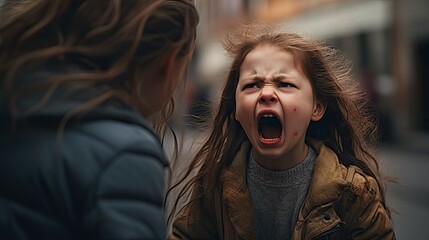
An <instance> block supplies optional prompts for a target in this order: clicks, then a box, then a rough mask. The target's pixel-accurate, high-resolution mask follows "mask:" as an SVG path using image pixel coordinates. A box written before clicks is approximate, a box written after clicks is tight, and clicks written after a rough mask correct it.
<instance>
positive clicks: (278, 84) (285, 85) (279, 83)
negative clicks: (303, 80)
mask: <svg viewBox="0 0 429 240" xmlns="http://www.w3.org/2000/svg"><path fill="white" fill-rule="evenodd" d="M277 86H278V87H281V88H290V87H294V85H293V84H291V83H287V82H278V83H277Z"/></svg>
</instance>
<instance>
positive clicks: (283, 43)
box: [170, 24, 384, 217]
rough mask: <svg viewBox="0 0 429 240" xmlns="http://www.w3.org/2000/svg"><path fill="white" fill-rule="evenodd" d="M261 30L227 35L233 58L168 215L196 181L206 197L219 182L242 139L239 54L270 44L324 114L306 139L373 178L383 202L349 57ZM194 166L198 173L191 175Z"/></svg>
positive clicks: (371, 131)
mask: <svg viewBox="0 0 429 240" xmlns="http://www.w3.org/2000/svg"><path fill="white" fill-rule="evenodd" d="M267 29H268V30H270V29H272V28H265V27H261V26H259V25H252V24H251V25H250V26H245V27H244V28H242V29H241V31H239V32H238V33H237V32H233V33H231V34H229V35H228V36H227V38H226V41H225V49H226V50H227V51H228V53H230V54H231V56H232V57H233V61H232V64H231V68H230V70H229V74H228V77H227V80H226V85H225V87H224V89H223V93H222V96H221V99H220V103H219V106H218V108H217V109H216V113H215V115H214V117H213V118H212V119H213V122H212V127H211V130H210V132H209V135H208V137H207V139H206V141H205V142H204V143H203V145H202V146H201V148H200V149H199V151H198V152H197V153H196V156H195V158H194V159H193V160H192V162H191V163H190V167H189V168H188V169H187V171H186V172H184V175H183V177H182V178H180V179H179V180H178V182H177V184H176V185H174V186H173V188H174V187H178V186H181V184H184V185H183V187H182V189H181V190H180V191H179V194H178V198H177V200H176V202H175V205H174V206H173V210H172V213H171V215H170V217H172V215H173V214H174V212H173V211H175V210H176V208H177V206H178V202H179V200H180V199H181V198H185V197H188V196H189V195H188V194H189V192H190V191H191V190H192V188H193V187H194V186H195V185H196V183H197V182H201V183H202V184H203V186H201V187H202V188H203V189H204V192H203V195H206V196H210V195H211V194H212V193H213V192H214V190H216V189H217V188H218V187H219V186H220V185H219V181H220V179H221V178H220V175H221V172H222V170H223V169H225V168H226V167H228V166H229V165H230V164H231V162H232V160H233V159H234V157H235V155H236V154H237V152H238V151H239V149H240V147H241V145H242V144H243V143H244V142H246V141H248V139H247V136H246V134H245V133H244V130H243V129H242V127H241V125H240V124H239V123H238V122H237V121H236V120H235V118H234V112H235V104H236V103H235V101H236V100H235V91H236V87H237V83H238V79H239V72H240V67H241V65H242V63H243V61H244V59H245V57H246V56H247V54H248V53H249V52H251V51H252V50H253V49H255V48H256V47H257V46H260V45H270V46H276V47H279V48H281V49H283V50H284V51H287V52H290V53H291V54H292V55H293V56H294V61H295V64H296V65H297V67H299V69H301V70H302V71H303V73H304V74H305V75H306V76H307V77H308V78H309V79H310V81H311V84H312V87H313V91H314V92H315V95H316V97H317V99H319V100H320V101H321V102H323V103H324V104H326V106H327V110H326V112H325V115H324V117H323V118H322V119H321V120H320V121H318V122H311V123H310V125H309V128H308V130H307V135H306V139H314V140H319V141H322V142H324V143H325V144H326V145H327V146H328V147H330V148H331V149H332V150H333V151H335V152H336V154H337V155H338V157H339V159H340V161H341V163H342V164H344V165H345V166H350V165H356V166H358V167H360V168H361V169H362V170H363V171H364V172H365V173H366V174H368V175H370V176H372V177H374V178H375V179H376V180H377V181H378V184H379V186H380V189H381V191H382V196H383V201H384V187H383V184H382V178H381V176H380V171H379V166H378V163H377V160H376V158H375V157H374V155H373V154H372V153H371V146H372V144H376V141H377V139H376V128H377V127H376V124H375V121H374V118H373V116H372V115H371V114H370V111H369V109H368V107H367V104H368V103H367V101H366V97H365V94H364V92H363V91H362V88H361V87H360V85H359V83H358V82H356V81H355V80H354V79H353V78H352V74H351V67H352V65H351V63H350V61H348V60H347V59H346V58H345V57H344V55H342V53H341V52H339V51H338V50H336V49H335V48H333V47H331V46H330V45H329V44H326V43H324V42H322V41H317V40H311V39H306V38H303V37H301V36H299V35H297V34H294V33H287V32H276V31H271V32H267ZM197 168H199V171H198V173H197V174H196V175H194V176H192V177H191V174H193V170H194V169H197ZM171 190H172V189H170V191H171ZM191 201H192V199H191Z"/></svg>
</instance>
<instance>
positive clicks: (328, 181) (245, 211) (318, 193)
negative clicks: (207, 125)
mask: <svg viewBox="0 0 429 240" xmlns="http://www.w3.org/2000/svg"><path fill="white" fill-rule="evenodd" d="M311 145H312V147H313V148H314V150H315V151H316V152H317V154H318V156H317V158H316V161H315V166H314V173H313V176H316V177H313V179H312V181H311V184H310V188H309V192H308V194H307V196H306V198H305V200H304V203H303V205H302V206H301V210H300V214H299V216H298V218H299V219H298V221H303V220H304V219H305V218H306V217H307V216H308V215H309V213H310V212H311V211H312V210H313V209H315V208H316V207H318V206H321V205H323V204H326V203H330V202H333V201H335V200H336V199H338V198H339V197H340V195H341V191H342V189H343V187H344V186H345V180H344V176H343V173H342V170H341V168H342V167H341V165H340V164H339V161H338V158H337V155H336V154H335V153H334V152H333V151H332V150H331V149H329V148H328V147H326V146H325V145H324V144H323V143H321V142H316V141H314V142H311ZM250 147H251V146H250V143H249V142H245V143H244V144H243V145H242V146H241V149H240V151H239V152H238V154H237V155H236V157H235V158H234V160H233V162H232V164H231V166H230V167H229V168H228V169H226V171H225V172H224V173H223V175H222V180H223V198H224V200H225V203H226V208H227V210H228V213H229V217H230V220H231V222H232V224H233V226H234V229H235V230H236V232H237V234H238V235H239V236H240V237H241V238H243V239H253V238H254V230H253V214H252V207H251V202H250V193H249V191H248V188H247V183H246V169H247V168H246V166H247V160H248V154H249V151H250Z"/></svg>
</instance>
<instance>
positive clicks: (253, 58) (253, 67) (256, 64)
mask: <svg viewBox="0 0 429 240" xmlns="http://www.w3.org/2000/svg"><path fill="white" fill-rule="evenodd" d="M293 67H294V57H293V55H292V53H290V52H289V51H286V50H284V49H281V48H279V47H277V46H271V45H262V46H257V47H256V48H254V49H253V50H252V51H250V52H249V53H248V54H247V56H246V57H245V59H244V61H243V63H242V65H241V67H240V72H241V73H244V72H247V73H248V72H249V71H251V72H254V71H255V72H259V70H277V71H282V70H284V69H290V68H293Z"/></svg>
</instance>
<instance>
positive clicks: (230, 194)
mask: <svg viewBox="0 0 429 240" xmlns="http://www.w3.org/2000/svg"><path fill="white" fill-rule="evenodd" d="M312 145H313V148H314V149H315V151H316V152H317V153H318V157H317V158H316V161H315V166H314V173H313V174H314V175H313V179H312V182H311V184H310V188H309V191H308V194H307V196H306V198H305V200H304V202H303V204H302V206H301V208H300V211H299V214H298V219H297V221H296V223H295V226H294V232H293V237H292V239H293V240H298V239H365V240H368V239H396V238H395V234H394V231H393V226H392V222H391V220H390V218H389V216H388V214H387V212H386V208H385V205H384V203H383V202H382V200H381V193H380V190H379V187H378V184H377V182H376V180H375V179H374V178H372V177H369V176H367V175H365V174H364V173H363V172H362V171H361V170H360V169H359V168H357V167H354V166H352V167H349V168H348V169H347V168H346V167H345V166H344V165H342V164H340V163H339V161H338V158H337V155H336V154H335V153H334V152H333V151H332V150H331V149H329V148H328V147H326V146H325V145H323V144H321V143H313V144H312ZM249 151H250V145H249V144H248V143H246V144H243V146H242V147H241V150H240V152H239V153H238V154H237V156H236V157H235V159H234V161H233V162H232V164H231V166H230V167H229V168H228V169H226V170H225V171H224V172H223V174H222V183H223V190H222V191H221V192H220V191H216V192H214V193H213V195H212V196H213V197H211V198H210V199H209V198H207V197H199V198H197V199H196V200H195V201H193V202H191V204H189V205H188V206H187V207H186V208H185V209H184V211H182V212H181V213H180V214H179V215H178V216H177V218H176V219H175V221H174V223H173V227H172V232H171V233H170V235H169V239H254V238H255V235H254V230H253V219H252V207H251V199H250V194H249V191H248V188H247V183H246V164H247V159H248V153H249ZM193 196H201V187H199V188H195V189H194V192H193Z"/></svg>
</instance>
